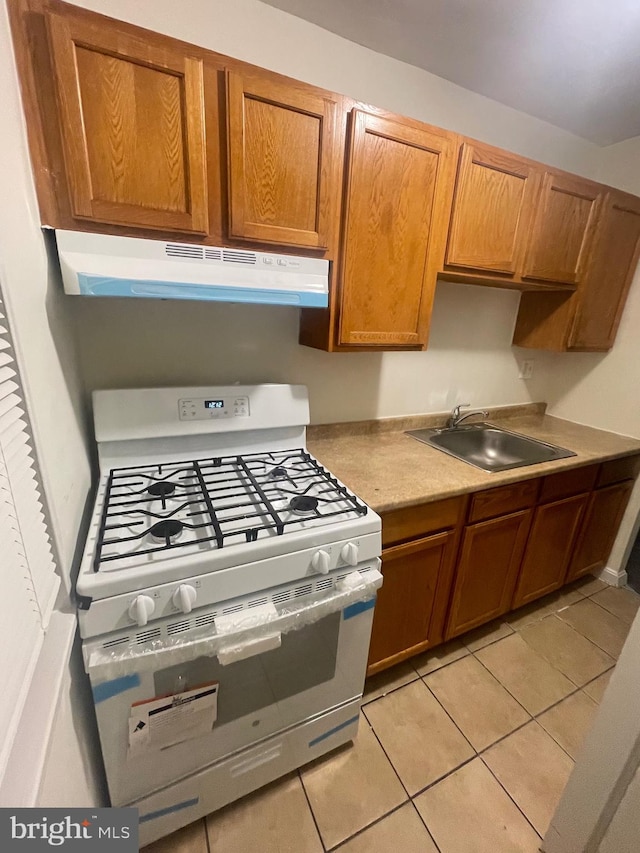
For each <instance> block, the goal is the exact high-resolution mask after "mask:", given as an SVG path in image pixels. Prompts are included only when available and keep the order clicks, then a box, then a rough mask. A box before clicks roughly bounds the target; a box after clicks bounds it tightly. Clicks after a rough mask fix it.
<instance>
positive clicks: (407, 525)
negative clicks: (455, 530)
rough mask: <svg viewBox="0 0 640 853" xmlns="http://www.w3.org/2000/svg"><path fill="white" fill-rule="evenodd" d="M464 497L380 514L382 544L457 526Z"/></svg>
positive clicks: (386, 544) (460, 517)
mask: <svg viewBox="0 0 640 853" xmlns="http://www.w3.org/2000/svg"><path fill="white" fill-rule="evenodd" d="M464 505H465V498H463V497H459V498H448V499H447V500H444V501H435V502H434V503H429V504H419V505H418V506H410V507H406V508H403V509H394V510H391V511H390V512H385V513H382V544H383V546H385V547H386V546H388V545H392V544H393V543H394V542H403V541H405V540H407V539H417V538H418V537H419V536H424V535H425V534H427V533H434V532H435V531H436V530H445V529H446V528H448V527H456V526H457V524H458V523H459V522H460V521H461V519H462V515H463V510H464Z"/></svg>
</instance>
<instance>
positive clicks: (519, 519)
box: [445, 509, 533, 639]
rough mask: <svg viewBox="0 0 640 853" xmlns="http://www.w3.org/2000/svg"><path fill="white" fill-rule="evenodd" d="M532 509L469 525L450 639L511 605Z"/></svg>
mask: <svg viewBox="0 0 640 853" xmlns="http://www.w3.org/2000/svg"><path fill="white" fill-rule="evenodd" d="M532 513H533V510H531V509H526V510H521V511H520V512H514V513H512V514H511V515H504V516H499V517H498V518H494V519H492V520H491V521H482V522H480V523H479V524H472V525H470V526H469V527H467V528H466V529H465V531H464V536H463V539H462V546H461V549H460V556H459V559H458V567H457V571H456V577H455V582H454V590H453V597H452V601H451V610H450V613H449V619H448V622H447V628H446V632H445V637H446V638H447V639H449V638H450V637H455V636H457V635H458V634H464V632H465V631H470V630H471V629H472V628H475V627H477V626H478V625H482V624H483V623H484V622H488V621H489V620H491V619H494V618H495V617H496V616H500V615H501V614H502V613H506V612H507V610H509V609H510V607H511V600H512V598H513V592H514V589H515V586H516V581H517V578H518V571H519V569H520V564H521V562H522V555H523V553H524V548H525V544H526V541H527V535H528V533H529V527H530V525H531V516H532Z"/></svg>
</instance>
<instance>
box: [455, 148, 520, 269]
mask: <svg viewBox="0 0 640 853" xmlns="http://www.w3.org/2000/svg"><path fill="white" fill-rule="evenodd" d="M535 189H536V173H535V171H534V169H533V166H532V165H531V164H530V163H529V162H528V161H526V160H524V159H523V158H521V157H515V156H513V155H510V154H508V152H506V151H501V150H500V149H498V148H491V147H490V146H488V145H481V144H479V143H475V142H473V143H472V142H465V143H464V145H463V146H462V148H461V151H460V162H459V165H458V175H457V180H456V190H455V196H454V200H453V210H452V214H451V226H450V230H449V241H448V245H447V253H446V258H445V263H446V265H447V266H451V267H460V268H463V269H470V270H484V271H488V272H490V273H500V274H505V275H514V274H515V273H516V272H517V266H518V263H519V262H520V259H521V254H522V252H523V250H524V246H525V243H526V240H527V236H528V226H529V222H530V220H531V216H532V214H533V204H534V200H535Z"/></svg>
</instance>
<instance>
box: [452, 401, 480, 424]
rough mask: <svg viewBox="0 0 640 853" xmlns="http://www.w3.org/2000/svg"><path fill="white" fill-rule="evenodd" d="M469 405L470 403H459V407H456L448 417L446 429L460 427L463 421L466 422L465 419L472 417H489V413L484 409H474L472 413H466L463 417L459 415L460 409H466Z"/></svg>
mask: <svg viewBox="0 0 640 853" xmlns="http://www.w3.org/2000/svg"><path fill="white" fill-rule="evenodd" d="M469 405H471V404H470V403H460V405H459V406H456V407H455V409H454V410H453V411H452V412H451V414H450V415H449V420H448V421H447V429H455V428H456V427H458V426H460V424H461V423H462V422H463V421H466V419H467V418H470V417H473V415H482V417H483V418H488V417H489V412H486V411H485V410H484V409H474V410H473V411H472V412H466V413H465V414H464V415H462V414H460V409H463V408H466V407H467V406H469Z"/></svg>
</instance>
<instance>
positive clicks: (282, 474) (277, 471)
mask: <svg viewBox="0 0 640 853" xmlns="http://www.w3.org/2000/svg"><path fill="white" fill-rule="evenodd" d="M286 477H287V469H286V468H284V467H283V466H282V465H278V466H277V467H275V468H272V469H271V471H269V479H270V480H284V479H285V478H286Z"/></svg>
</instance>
